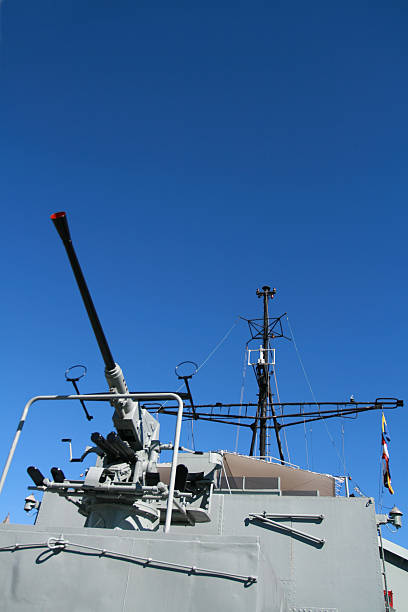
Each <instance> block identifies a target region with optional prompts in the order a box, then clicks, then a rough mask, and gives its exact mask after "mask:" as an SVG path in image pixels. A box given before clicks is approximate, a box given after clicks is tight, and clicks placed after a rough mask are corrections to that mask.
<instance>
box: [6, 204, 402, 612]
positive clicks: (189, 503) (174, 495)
mask: <svg viewBox="0 0 408 612" xmlns="http://www.w3.org/2000/svg"><path fill="white" fill-rule="evenodd" d="M53 220H54V223H55V224H56V226H57V229H58V231H59V234H60V236H61V238H62V239H63V241H64V244H65V247H66V249H67V253H68V256H69V257H70V261H71V264H72V266H73V270H74V274H75V276H76V279H77V281H78V285H79V288H80V291H81V294H82V297H83V299H84V302H85V306H86V308H87V311H88V314H89V316H90V320H91V323H92V326H93V329H94V331H95V335H96V337H97V340H98V344H99V347H100V349H101V353H102V355H103V358H104V361H105V366H106V367H105V374H106V379H107V382H108V386H109V393H106V394H99V395H89V394H88V395H79V394H77V395H73V396H65V397H56V396H40V397H37V398H33V399H32V400H30V402H28V404H27V406H26V407H25V409H24V411H23V414H22V418H21V420H20V422H19V426H18V428H17V432H16V435H15V438H14V442H13V445H12V447H11V450H10V453H9V457H8V459H7V462H6V467H5V470H4V471H3V475H2V478H1V481H0V490H1V488H2V486H3V484H4V479H5V477H6V475H7V470H8V467H9V465H10V462H11V460H12V457H13V454H14V451H15V449H16V446H17V443H18V440H19V436H20V434H21V431H22V428H23V425H24V422H25V418H26V416H27V412H28V410H29V409H30V408H31V407H32V405H33V404H34V403H35V402H36V401H40V400H41V401H50V400H53V401H54V400H55V401H63V400H65V399H73V398H76V399H80V400H82V401H86V402H87V403H88V402H93V401H103V400H104V401H106V400H109V401H110V403H111V404H112V406H113V408H114V415H113V424H114V429H115V431H112V432H110V433H108V434H107V435H102V434H100V433H97V432H95V433H94V434H93V435H92V446H89V447H88V448H87V450H86V452H85V453H84V455H83V456H82V458H81V459H82V460H83V459H84V458H85V456H89V455H90V454H94V455H95V465H94V466H92V467H90V468H89V469H88V470H87V471H86V472H85V475H84V477H83V479H82V480H72V479H70V478H69V476H66V475H65V474H64V473H63V472H62V471H61V470H60V469H58V468H56V467H53V468H52V469H51V474H52V478H46V477H45V476H44V475H43V473H42V472H41V471H40V470H39V469H38V468H36V467H35V466H30V467H29V469H28V471H29V474H30V476H31V478H32V480H33V481H34V486H33V487H30V488H31V489H32V490H37V491H41V492H42V493H43V497H42V501H41V502H39V501H37V500H36V498H35V496H34V495H33V494H30V495H28V496H27V498H26V507H27V509H28V510H29V509H33V508H36V509H37V511H38V512H37V518H36V521H35V524H34V525H30V526H26V525H14V524H8V523H3V524H1V525H0V593H1V595H0V597H1V602H2V603H1V606H0V609H2V610H7V611H9V610H10V611H13V612H14V611H25V610H44V611H48V610H60V611H61V612H63V611H65V610H67V611H68V610H69V611H78V612H82V611H86V610H98V611H101V612H102V611H104V610H106V611H108V610H109V611H113V610H114V611H116V610H118V611H133V610H139V609H140V610H142V609H143V610H146V609H159V610H165V611H169V612H175V611H180V610H192V611H197V612H201V611H202V612H208V611H209V610H223V611H224V610H225V611H234V612H235V611H238V610H242V611H247V612H250V611H251V612H252V611H257V612H275V611H276V612H278V611H279V612H289V611H290V612H306V611H308V612H335V611H336V612H340V611H342V612H345V611H349V612H352V611H353V612H354V611H359V610H361V611H370V612H377V611H378V612H380V611H381V612H382V611H384V609H387V608H388V609H389V610H390V609H391V608H390V606H389V603H388V602H387V601H386V602H385V601H384V577H383V574H382V566H381V564H380V559H379V554H378V535H377V533H378V524H379V523H384V522H386V521H388V520H389V521H392V520H394V519H395V517H394V518H393V517H384V516H383V515H381V516H380V517H378V515H376V512H375V506H374V502H373V499H372V498H367V497H338V496H336V487H335V481H336V479H335V478H334V477H333V476H331V475H328V474H318V473H314V472H311V471H307V470H301V469H299V468H296V467H293V466H291V465H286V464H285V463H284V461H283V460H282V461H281V463H273V462H271V461H268V460H263V459H256V458H254V457H249V456H243V455H237V454H234V453H230V452H228V451H224V450H223V451H220V450H212V451H209V452H203V453H199V452H197V451H194V450H188V449H183V448H181V447H180V428H181V420H182V415H183V409H184V406H183V400H184V399H186V398H185V396H184V395H183V394H176V393H167V392H162V391H158V392H156V391H154V390H153V391H152V392H151V393H129V390H128V388H127V385H126V382H125V380H124V378H123V374H122V371H121V369H120V367H119V366H118V365H117V364H116V363H115V361H114V360H113V357H112V355H111V352H110V349H109V347H108V344H107V342H106V339H105V336H104V334H103V330H102V327H101V325H100V323H99V319H98V318H97V315H96V311H95V309H94V306H93V303H92V299H91V297H90V295H89V292H88V290H87V287H86V283H85V281H84V279H83V276H82V272H81V269H80V267H79V263H78V261H77V260H76V256H75V252H74V251H73V247H72V242H71V238H70V235H69V230H68V225H67V223H66V217H65V213H57V214H56V215H53ZM263 289H264V290H265V289H269V288H266V287H264V288H263ZM265 347H266V348H265ZM264 349H265V350H268V348H267V344H266V345H265V343H264ZM261 358H263V355H262V354H261ZM263 363H264V362H261V366H262V367H263ZM261 369H262V368H260V371H261ZM164 399H166V400H169V399H171V400H173V402H174V404H175V407H176V413H177V414H176V417H177V418H176V427H175V435H174V440H173V441H172V442H171V443H163V442H161V441H160V437H159V423H158V421H157V419H156V418H155V417H154V416H153V415H152V414H151V413H149V411H148V410H147V409H146V408H145V407H144V405H145V404H144V403H145V402H149V401H157V400H164ZM190 399H191V395H190ZM262 401H264V404H263V405H261V412H260V413H259V420H263V421H265V420H266V418H267V417H266V411H265V406H266V404H267V401H268V395H267V394H264V399H263V400H262ZM398 405H401V402H399V404H398ZM367 409H368V408H367ZM262 410H263V412H262ZM271 418H275V417H274V416H272V417H271ZM274 423H276V418H275V420H274ZM276 432H277V433H278V430H277V428H276ZM163 450H172V451H173V455H172V461H171V462H170V463H162V462H160V454H161V452H162V451H163ZM50 467H51V466H50ZM396 609H403V608H399V607H398V606H397V607H396Z"/></svg>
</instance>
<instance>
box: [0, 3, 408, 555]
mask: <svg viewBox="0 0 408 612" xmlns="http://www.w3.org/2000/svg"><path fill="white" fill-rule="evenodd" d="M407 13H408V9H407V7H406V5H405V3H403V2H393V3H390V4H388V5H387V6H385V5H384V4H383V3H380V2H370V3H367V2H353V3H351V2H345V3H342V5H341V6H340V5H333V4H332V3H327V2H314V3H304V2H300V1H299V2H270V3H263V2H251V3H244V2H222V3H219V2H218V3H216V2H207V3H201V4H200V3H189V2H174V3H167V2H157V3H155V4H154V6H153V5H152V4H151V3H149V2H133V1H130V0H129V1H124V0H121V1H119V2H115V3H113V2H111V1H109V2H108V1H107V0H99V1H98V2H97V3H95V2H80V1H64V2H52V1H42V2H31V1H28V0H6V1H5V2H3V3H2V5H1V42H0V108H1V119H2V122H1V123H2V127H1V139H0V160H1V166H0V167H1V175H2V181H1V185H2V186H1V195H2V198H1V208H2V228H3V231H2V240H1V243H0V256H1V264H2V265H1V268H2V282H3V299H2V302H1V304H0V316H1V321H2V325H1V330H2V351H1V360H2V370H3V376H2V380H3V390H2V393H3V399H2V401H3V410H2V415H3V427H2V428H1V430H0V448H2V449H3V455H4V459H5V456H6V453H7V449H8V446H9V444H10V442H11V439H12V436H13V434H14V430H15V427H16V424H17V421H18V418H19V416H20V413H21V410H22V407H23V405H24V403H25V402H26V401H27V399H28V398H29V397H31V396H33V395H37V394H43V393H50V394H52V393H64V392H68V391H69V386H68V384H67V383H66V382H65V380H64V371H65V369H66V368H67V367H68V366H69V365H72V364H73V363H78V362H80V363H85V364H86V365H87V367H88V371H89V373H88V376H87V378H86V379H85V381H84V382H83V383H82V384H81V390H83V391H84V392H85V391H89V392H91V391H99V390H104V389H105V382H104V377H103V364H102V360H101V358H100V356H99V354H98V351H97V346H96V343H95V340H94V338H93V336H92V333H91V331H90V328H89V325H88V322H87V319H86V315H85V312H84V309H83V306H82V303H81V302H80V299H79V295H78V292H77V290H76V287H75V285H74V282H73V278H72V273H71V271H70V269H69V266H68V263H67V261H66V256H65V253H64V251H63V249H62V246H61V244H60V242H59V239H58V237H57V235H56V233H55V230H54V229H53V227H52V224H51V222H50V221H49V215H50V214H51V213H52V212H55V211H57V210H66V211H67V213H68V215H69V222H70V226H71V230H72V234H73V238H74V244H75V245H76V248H77V252H78V255H79V257H80V260H81V263H82V266H83V269H84V272H85V275H86V277H87V279H88V283H89V286H90V289H91V292H92V293H93V296H94V300H95V303H96V305H97V309H98V311H99V314H100V318H101V320H102V324H103V326H104V328H105V331H106V334H107V336H108V339H109V341H110V343H111V346H112V352H113V355H114V357H115V359H116V360H117V361H118V362H119V363H120V364H121V365H122V367H123V369H124V371H125V374H126V378H127V380H128V383H129V386H130V387H131V388H132V389H134V390H139V389H140V390H163V389H165V390H168V389H174V388H176V387H177V385H178V381H177V380H176V378H175V376H174V367H175V365H176V364H177V363H178V362H180V361H182V360H185V359H192V360H194V361H197V362H198V363H201V362H202V361H203V360H204V359H205V358H206V356H207V355H208V354H209V353H210V351H211V350H212V349H213V348H214V346H216V345H217V343H218V342H219V340H220V339H221V338H222V337H223V335H224V334H225V333H226V332H227V330H229V329H230V328H231V326H232V325H233V324H234V322H235V321H236V320H237V317H238V316H239V315H242V316H247V317H250V316H260V314H261V302H260V301H259V300H258V299H257V298H256V295H255V290H256V288H257V287H259V286H262V285H263V284H270V285H271V286H273V287H276V288H277V289H278V293H277V296H276V298H275V300H274V302H273V304H272V307H271V311H272V313H274V314H276V315H280V314H282V313H283V312H285V311H287V312H288V313H289V317H290V322H291V325H292V327H293V330H294V332H295V338H296V342H297V345H298V347H299V350H300V353H301V356H302V359H303V362H304V365H305V368H306V371H307V373H308V376H309V378H310V381H311V384H312V387H313V391H314V393H315V395H316V397H317V398H318V399H320V400H322V401H331V400H342V399H347V398H348V397H349V396H350V395H351V394H354V396H355V398H356V399H357V400H359V399H361V400H364V401H368V400H374V399H375V398H376V397H379V396H393V397H400V398H402V399H407V382H406V342H407V324H406V310H407V309H406V302H407V293H408V291H407V283H406V267H407V256H406V248H405V241H406V226H407V207H406V196H407V175H406V168H407V136H408V129H407V128H408V120H407V113H406V108H407V102H408V87H407V79H406V66H407V50H408V49H407V40H406V30H407V25H408V24H407V21H408V20H407V16H408V15H407ZM247 339H248V332H247V329H246V327H245V325H244V324H243V323H239V324H237V325H236V326H235V327H234V329H233V331H232V332H231V334H230V336H229V337H228V339H227V340H226V342H225V343H224V344H223V345H222V347H221V348H220V349H219V350H218V351H217V352H216V353H215V355H214V356H213V357H212V359H210V361H209V362H208V363H207V364H206V366H205V367H204V368H203V369H202V370H201V371H200V373H199V375H198V376H197V377H196V378H195V379H194V380H193V384H192V388H193V392H194V397H195V400H196V402H201V403H204V402H210V401H239V397H240V389H241V383H242V363H243V349H244V346H245V343H246V340H247ZM276 348H277V361H278V364H277V373H278V382H279V390H280V395H281V399H282V401H298V400H299V401H300V400H304V401H310V400H311V399H312V398H311V394H310V390H309V388H308V385H307V384H306V381H305V379H304V376H303V373H302V370H301V367H300V365H299V362H298V359H297V356H296V353H295V350H294V347H293V344H290V343H284V342H283V341H282V342H280V343H279V345H278V344H277V346H276ZM251 376H252V375H251V373H250V372H248V373H247V377H246V385H245V398H246V399H248V400H254V399H255V393H256V389H255V385H254V381H253V379H252V377H251ZM91 408H92V411H93V412H94V413H95V420H94V421H92V423H91V424H88V423H87V422H86V421H85V420H84V418H83V416H82V411H81V408H80V406H76V405H75V404H72V405H71V404H69V405H68V404H64V405H61V406H59V405H53V406H51V405H44V404H42V405H38V406H36V407H35V408H34V409H33V413H32V414H30V416H29V421H28V422H27V426H26V428H25V431H24V434H23V436H22V439H21V444H20V446H19V448H18V450H17V453H16V458H15V462H14V464H13V468H12V470H11V471H10V474H9V478H8V481H7V484H6V486H5V489H4V494H3V495H2V498H1V500H0V518H2V517H3V515H6V514H7V512H8V511H10V513H11V519H12V520H14V521H16V522H23V521H30V520H31V519H30V517H27V516H26V515H25V514H24V512H23V510H22V507H23V500H24V496H25V487H26V485H28V484H29V479H28V476H27V475H26V474H25V469H26V467H27V465H30V464H32V463H33V464H35V465H38V466H39V467H40V468H41V469H43V471H44V472H46V471H48V468H49V467H50V466H52V465H59V466H61V467H62V468H63V469H64V470H65V471H66V473H67V474H70V475H72V476H77V475H78V474H77V471H78V470H79V469H80V468H78V466H75V464H74V465H69V463H68V462H67V452H66V450H67V449H66V448H65V447H64V446H63V445H62V444H61V443H60V442H59V440H60V438H62V437H72V438H73V443H74V452H75V453H76V454H79V452H80V451H81V450H82V449H83V447H84V446H85V445H86V444H87V443H88V441H89V435H90V433H92V431H94V430H99V431H101V432H102V433H104V434H106V433H107V432H109V431H110V429H111V420H110V417H111V409H110V408H109V407H108V406H105V407H102V406H101V407H100V408H98V409H96V407H93V406H92V407H91ZM387 416H388V425H389V429H390V433H391V437H392V441H391V444H390V454H391V469H392V477H393V484H394V488H395V491H396V494H395V496H394V497H393V498H392V497H391V496H390V495H389V494H388V493H387V492H386V493H385V494H384V506H385V507H387V506H388V507H390V506H392V505H393V504H394V503H396V504H397V505H398V506H399V507H400V508H401V510H402V511H403V512H405V514H406V516H407V520H408V493H407V491H406V488H405V482H406V468H405V466H406V440H405V432H406V430H407V425H408V419H407V416H406V409H405V408H403V409H399V410H398V411H395V412H393V413H390V414H389V415H387ZM173 425H174V424H173V423H172V422H171V421H169V420H166V419H163V422H162V439H163V440H167V439H169V438H170V437H171V435H172V428H173ZM342 425H343V429H344V435H343V431H342ZM328 428H329V431H330V436H329V435H328V434H327V430H326V427H325V426H324V424H317V425H313V427H312V429H310V427H308V428H307V430H306V440H307V444H308V455H309V464H310V467H312V468H313V469H315V470H317V471H322V472H330V473H335V474H339V473H343V471H344V467H343V466H342V460H340V459H339V455H340V458H341V459H342V456H343V450H342V449H343V445H344V456H345V462H346V468H347V471H348V472H349V473H350V474H351V475H352V477H353V479H354V482H353V486H354V485H355V484H358V486H359V487H360V489H361V490H362V491H363V492H364V493H366V494H368V495H372V496H374V497H376V498H378V476H379V455H380V415H379V414H371V415H364V416H360V417H359V418H358V419H357V420H355V421H349V420H347V421H345V422H343V423H342V422H339V421H334V420H332V421H331V422H329V423H328ZM183 435H184V441H185V443H186V444H187V443H188V441H189V433H188V428H185V430H184V434H183ZM287 436H288V444H289V448H290V452H291V459H292V461H293V462H294V463H296V464H298V465H301V466H306V446H305V432H304V430H303V428H299V429H298V430H297V431H295V430H288V433H287ZM195 437H196V444H197V446H200V447H201V448H204V449H206V448H231V449H234V448H235V439H236V431H235V429H228V428H223V427H220V428H217V427H211V428H209V427H204V426H203V427H201V428H198V429H196V431H195ZM332 440H334V443H335V447H336V448H335V447H334V445H333V442H332ZM248 447H249V436H248V435H247V434H246V433H245V432H242V433H241V434H240V438H239V450H240V451H242V452H247V450H248ZM1 461H3V459H2V460H1ZM76 470H77V471H76ZM407 533H408V530H407V529H406V528H405V529H402V530H401V533H399V534H397V536H396V537H395V538H394V536H393V534H391V533H390V532H388V531H387V533H386V536H387V537H389V538H391V539H395V541H396V542H397V543H400V544H402V545H405V546H408V535H407Z"/></svg>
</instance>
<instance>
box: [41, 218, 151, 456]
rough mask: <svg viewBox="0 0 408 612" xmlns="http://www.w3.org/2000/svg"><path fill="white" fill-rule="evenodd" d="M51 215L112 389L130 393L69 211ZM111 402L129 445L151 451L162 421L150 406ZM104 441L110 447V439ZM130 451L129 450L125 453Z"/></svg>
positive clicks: (117, 400)
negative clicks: (104, 326)
mask: <svg viewBox="0 0 408 612" xmlns="http://www.w3.org/2000/svg"><path fill="white" fill-rule="evenodd" d="M51 219H52V221H53V223H54V226H55V228H56V230H57V232H58V234H59V235H60V238H61V240H62V242H63V244H64V247H65V250H66V252H67V255H68V259H69V261H70V264H71V267H72V271H73V273H74V276H75V280H76V282H77V285H78V289H79V291H80V293H81V297H82V300H83V302H84V306H85V308H86V311H87V313H88V317H89V321H90V323H91V325H92V329H93V331H94V334H95V338H96V341H97V343H98V346H99V349H100V351H101V355H102V358H103V361H104V363H105V377H106V381H107V383H108V386H109V389H110V391H111V393H112V394H127V393H129V389H128V386H127V384H126V381H125V378H124V376H123V372H122V369H121V367H120V366H119V365H118V364H117V363H115V361H114V359H113V356H112V352H111V350H110V347H109V345H108V342H107V340H106V337H105V334H104V331H103V329H102V325H101V323H100V321H99V317H98V314H97V312H96V310H95V306H94V303H93V300H92V297H91V294H90V293H89V289H88V286H87V284H86V281H85V278H84V275H83V273H82V270H81V266H80V264H79V261H78V258H77V256H76V253H75V250H74V246H73V244H72V239H71V235H70V231H69V227H68V221H67V216H66V213H65V212H57V213H54V214H53V215H51ZM111 404H112V406H113V407H114V408H115V412H114V415H113V423H114V425H115V427H116V429H117V431H118V434H119V436H120V439H121V440H122V441H124V442H126V443H128V445H129V447H130V448H131V449H132V450H133V451H135V452H139V451H143V452H148V454H150V453H151V447H152V442H153V441H154V440H157V439H158V433H159V423H158V421H157V420H156V419H155V418H154V417H152V416H151V415H150V414H149V413H148V412H147V410H143V409H141V408H140V405H139V403H138V402H136V401H134V400H133V399H130V398H128V399H112V401H111ZM104 444H105V447H106V441H105V442H104ZM109 446H110V445H109V444H108V447H109ZM116 446H117V447H119V446H120V447H121V449H122V451H123V448H124V446H123V444H121V443H119V442H118V443H117V444H116ZM116 450H117V451H118V452H121V451H119V450H118V448H117V449H116ZM110 452H111V454H112V455H113V456H114V455H115V452H114V451H113V448H111V449H110ZM127 454H128V453H127V451H126V452H125V455H127ZM152 460H153V462H154V458H153V457H152V458H151V462H152Z"/></svg>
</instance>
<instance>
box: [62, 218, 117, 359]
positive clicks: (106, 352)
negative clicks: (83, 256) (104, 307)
mask: <svg viewBox="0 0 408 612" xmlns="http://www.w3.org/2000/svg"><path fill="white" fill-rule="evenodd" d="M51 220H52V222H53V223H54V226H55V229H56V230H57V232H58V234H59V235H60V238H61V240H62V242H63V245H64V247H65V250H66V252H67V255H68V259H69V261H70V264H71V267H72V271H73V273H74V276H75V280H76V282H77V285H78V289H79V291H80V293H81V296H82V300H83V302H84V305H85V308H86V311H87V313H88V317H89V321H90V323H91V325H92V329H93V330H94V334H95V337H96V341H97V343H98V345H99V349H100V351H101V353H102V357H103V360H104V362H105V367H106V369H107V370H113V369H114V367H115V361H114V359H113V357H112V353H111V350H110V348H109V345H108V342H107V340H106V337H105V334H104V331H103V329H102V325H101V322H100V321H99V317H98V314H97V312H96V310H95V306H94V303H93V301H92V297H91V294H90V293H89V289H88V285H87V284H86V280H85V278H84V275H83V274H82V270H81V266H80V265H79V261H78V258H77V256H76V253H75V249H74V246H73V244H72V239H71V234H70V232H69V227H68V221H67V216H66V213H65V212H57V213H54V214H53V215H51Z"/></svg>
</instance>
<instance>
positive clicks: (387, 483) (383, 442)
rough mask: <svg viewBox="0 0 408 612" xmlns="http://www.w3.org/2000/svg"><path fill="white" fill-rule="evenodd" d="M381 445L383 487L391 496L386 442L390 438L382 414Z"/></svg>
mask: <svg viewBox="0 0 408 612" xmlns="http://www.w3.org/2000/svg"><path fill="white" fill-rule="evenodd" d="M381 430H382V435H381V445H382V459H383V478H384V486H385V487H387V489H388V490H389V492H390V493H391V495H394V489H393V488H392V485H391V472H390V455H389V452H388V445H387V442H390V436H389V433H388V429H387V421H386V420H385V416H384V413H382V422H381Z"/></svg>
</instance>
